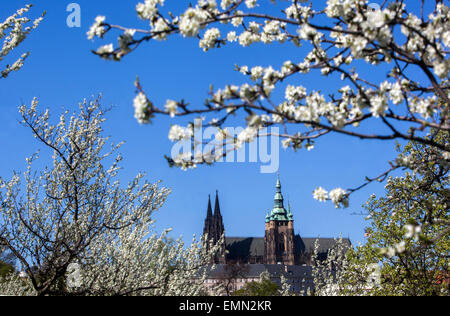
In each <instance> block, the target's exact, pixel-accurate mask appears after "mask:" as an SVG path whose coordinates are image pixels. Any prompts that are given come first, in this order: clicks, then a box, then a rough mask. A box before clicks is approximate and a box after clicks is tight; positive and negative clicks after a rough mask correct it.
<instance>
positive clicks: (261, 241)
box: [203, 176, 351, 266]
mask: <svg viewBox="0 0 450 316" xmlns="http://www.w3.org/2000/svg"><path fill="white" fill-rule="evenodd" d="M203 234H204V235H206V236H207V238H208V240H209V241H210V242H211V241H212V243H214V244H215V243H217V242H218V241H219V240H220V238H221V237H222V235H223V236H224V237H225V243H224V245H223V249H222V251H221V253H220V254H219V255H218V256H217V257H216V258H214V259H213V261H214V262H215V263H217V264H225V263H243V264H264V265H274V264H278V265H280V264H281V265H286V266H295V265H309V264H310V259H311V255H312V252H313V248H314V243H315V242H316V241H318V243H319V256H320V257H322V258H323V257H325V256H326V254H327V253H328V251H329V249H331V248H332V247H333V246H334V245H335V243H336V241H335V239H334V238H304V237H301V236H300V235H298V234H297V235H296V234H295V232H294V216H293V214H292V212H291V207H290V204H289V203H288V207H287V208H286V207H285V203H284V198H283V194H282V191H281V182H280V178H279V176H278V178H277V183H276V191H275V197H274V205H273V207H272V209H271V211H269V212H268V214H267V216H266V218H265V233H264V237H228V236H226V234H225V228H224V225H223V218H222V214H221V211H220V205H219V196H218V192H216V199H215V205H214V213H213V212H212V207H211V198H210V197H209V200H208V208H207V213H206V219H205V226H204V229H203ZM344 242H346V243H347V244H348V245H351V243H350V240H349V239H344Z"/></svg>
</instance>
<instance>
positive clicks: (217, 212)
mask: <svg viewBox="0 0 450 316" xmlns="http://www.w3.org/2000/svg"><path fill="white" fill-rule="evenodd" d="M214 217H217V218H220V217H222V214H220V204H219V191H218V190H216V202H215V204H214Z"/></svg>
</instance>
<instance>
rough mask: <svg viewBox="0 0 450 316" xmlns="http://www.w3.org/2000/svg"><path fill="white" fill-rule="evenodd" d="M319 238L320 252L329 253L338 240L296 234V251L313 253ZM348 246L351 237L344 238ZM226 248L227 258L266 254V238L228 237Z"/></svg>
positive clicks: (243, 257)
mask: <svg viewBox="0 0 450 316" xmlns="http://www.w3.org/2000/svg"><path fill="white" fill-rule="evenodd" d="M317 239H318V240H319V253H327V252H328V250H329V249H331V248H332V247H333V246H334V245H335V244H336V241H335V239H334V238H302V237H300V236H299V235H296V236H295V246H296V249H295V252H296V253H297V254H299V253H305V252H309V253H312V252H313V250H314V243H315V242H316V240H317ZM343 241H344V243H345V244H346V245H347V246H351V242H350V239H348V238H343ZM225 244H226V249H227V250H228V255H227V258H229V259H239V258H240V259H245V258H248V257H258V256H264V238H263V237H226V238H225Z"/></svg>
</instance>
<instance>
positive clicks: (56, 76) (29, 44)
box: [0, 0, 394, 243]
mask: <svg viewBox="0 0 450 316" xmlns="http://www.w3.org/2000/svg"><path fill="white" fill-rule="evenodd" d="M36 2H37V3H35V6H34V8H33V9H32V11H31V15H32V16H35V17H38V16H39V15H40V14H41V13H42V12H43V11H44V10H46V11H47V15H46V17H45V19H44V21H43V22H42V24H41V25H40V26H39V28H38V29H37V30H36V31H34V32H33V34H32V35H31V36H30V37H29V38H27V40H26V41H25V42H24V43H23V44H22V45H21V46H20V47H19V48H18V49H17V50H16V52H15V54H17V55H20V54H21V53H23V52H25V51H30V52H31V55H30V57H29V59H28V60H27V62H26V65H25V66H24V68H23V69H22V70H20V71H19V72H17V73H13V74H11V76H10V77H9V78H8V79H6V80H1V81H0V100H1V101H0V111H1V115H0V148H1V150H2V153H3V154H2V155H0V176H1V177H3V178H6V179H7V178H9V177H10V176H11V175H12V171H13V170H16V171H23V170H24V169H25V158H26V157H27V156H29V155H30V154H31V153H33V152H34V151H35V150H36V148H37V143H36V141H35V140H34V139H33V137H32V136H31V134H30V133H29V131H28V130H27V129H26V128H24V127H22V126H20V125H19V124H18V123H17V120H18V118H19V116H18V111H17V106H19V105H20V104H22V103H26V104H29V103H30V102H31V100H32V99H33V97H37V98H38V99H39V101H40V104H41V108H42V109H44V108H47V107H48V108H50V109H51V113H53V115H54V116H55V117H59V115H60V113H61V111H62V109H63V108H66V109H69V110H74V111H75V110H76V109H77V104H78V102H79V101H81V100H82V99H84V98H90V97H91V96H96V95H98V94H99V93H102V95H103V99H102V100H103V104H104V105H106V106H113V107H114V109H113V111H112V112H110V113H109V114H108V121H107V123H106V125H105V132H106V134H108V135H111V137H112V139H113V141H115V142H119V141H122V140H124V141H125V142H126V144H125V146H124V147H122V153H123V155H124V157H125V160H124V164H123V166H124V170H123V172H122V174H121V178H122V180H123V181H124V184H125V183H126V181H128V180H129V179H131V178H132V177H133V176H134V175H135V174H136V173H137V172H139V171H145V172H146V173H147V174H148V179H149V180H150V181H156V180H159V179H161V180H162V184H163V185H164V186H167V187H170V188H172V190H173V192H172V194H171V195H170V196H169V198H168V200H167V202H166V204H165V205H164V207H163V208H162V209H161V210H160V211H159V212H158V213H157V215H156V218H157V228H158V229H159V230H161V229H163V228H165V227H172V228H173V233H172V236H173V237H176V236H178V235H183V236H184V237H185V238H186V240H190V238H191V236H192V234H197V235H200V234H201V233H202V229H203V221H204V217H205V215H206V206H207V199H208V194H211V195H212V197H213V195H214V194H215V190H219V194H220V201H221V209H222V215H223V217H224V224H225V229H226V233H227V235H229V236H263V234H264V218H265V214H266V213H267V211H268V210H269V209H270V208H271V207H272V205H273V196H274V194H275V182H276V174H261V173H260V165H259V164H258V163H222V164H217V165H215V166H214V167H200V168H198V169H196V170H193V171H187V172H185V171H182V170H178V169H171V168H169V166H168V164H167V162H166V160H165V159H164V155H165V154H168V153H170V148H171V146H172V144H171V143H170V142H169V140H168V139H167V134H168V131H169V127H170V124H171V123H175V122H173V121H171V120H170V119H169V118H166V117H158V118H157V119H155V120H154V121H153V123H152V124H151V125H145V126H141V125H139V124H138V123H137V122H136V120H135V119H134V117H133V111H134V110H133V107H132V100H133V98H134V96H135V89H134V86H133V82H134V80H135V78H136V76H137V75H139V77H140V79H141V83H142V84H143V86H144V88H145V89H146V91H147V92H148V93H149V95H150V97H151V100H152V101H153V102H155V103H157V104H163V103H165V100H166V99H174V100H180V99H182V98H184V99H185V100H186V101H188V102H190V103H192V104H195V103H197V104H199V105H201V104H203V100H204V98H205V97H206V93H207V91H208V89H209V85H210V84H213V85H214V86H215V87H217V88H219V87H223V86H225V84H226V83H235V84H241V83H243V82H245V78H244V77H243V76H242V75H241V74H239V73H237V72H235V71H233V68H234V65H235V64H239V65H248V66H249V67H252V66H256V65H262V66H269V65H272V66H274V68H275V67H280V65H282V63H283V62H284V61H285V60H288V59H291V60H293V61H300V59H299V57H298V56H300V57H301V56H304V54H306V53H307V51H306V50H305V49H301V48H300V49H299V48H294V47H292V46H290V45H284V46H280V45H272V46H269V47H266V46H261V45H255V46H252V47H250V48H242V47H239V46H237V45H231V46H226V47H224V48H223V49H219V50H212V51H209V52H207V53H205V52H203V51H202V50H201V49H200V48H199V47H198V41H195V40H192V39H183V38H182V37H180V36H178V35H177V36H174V37H172V38H170V39H169V40H168V41H167V42H156V41H155V42H150V43H145V44H143V45H142V47H140V49H138V50H137V51H136V52H134V53H133V54H131V55H130V56H128V57H126V58H125V59H124V60H123V61H122V62H120V63H116V62H110V61H104V60H101V59H99V58H98V57H97V56H94V55H93V54H92V53H91V50H92V49H96V48H97V47H98V46H100V45H104V44H107V43H109V42H111V41H114V40H115V38H114V37H111V36H109V37H107V39H106V40H104V41H96V42H92V41H88V40H87V38H86V32H87V30H88V29H89V27H90V25H91V24H92V22H93V20H94V18H95V17H96V16H97V15H105V16H106V17H107V20H108V21H111V22H114V23H115V24H121V25H125V26H133V27H137V26H140V27H144V26H145V25H144V24H143V23H142V21H139V20H138V19H137V16H136V14H135V5H136V4H137V0H136V1H132V0H130V1H106V0H97V1H86V0H78V1H76V2H77V3H78V4H79V5H80V6H81V10H82V11H81V14H82V15H81V17H82V25H81V28H69V27H67V25H66V18H67V16H68V14H69V13H68V12H66V7H67V5H68V4H69V3H71V2H74V1H63V0H59V1H54V0H39V1H36ZM26 3H28V1H18V0H17V1H16V0H9V1H2V5H1V8H0V19H4V18H6V17H7V16H9V15H11V14H12V13H13V12H14V11H15V10H16V9H18V8H19V7H22V6H23V5H24V4H26ZM187 3H188V1H180V0H172V1H170V0H167V1H166V4H167V7H170V8H171V9H172V8H173V11H174V12H175V13H179V12H180V11H181V9H182V8H184V7H186V6H187ZM116 35H117V34H116ZM15 56H16V55H15ZM15 56H13V57H15ZM7 61H8V62H12V58H11V57H9V59H7ZM2 65H3V64H2ZM364 70H367V71H369V69H363V71H364ZM383 75H384V73H383V72H382V71H381V72H380V73H379V74H374V76H380V79H382V76H383ZM299 79H301V82H300V83H298V84H302V85H304V86H306V87H307V88H309V89H316V90H319V89H322V90H326V89H329V90H330V91H332V90H333V89H334V88H335V87H337V84H339V82H337V83H336V82H333V81H332V80H331V81H324V80H323V77H321V76H320V75H318V74H312V75H308V76H305V77H299ZM177 123H180V122H179V121H178V122H177ZM370 127H371V128H376V124H374V125H371V126H370ZM280 152H281V157H280V174H281V182H282V185H283V194H284V196H285V198H286V199H287V198H288V197H289V200H290V203H291V207H292V212H293V214H294V219H295V230H296V232H297V233H300V234H301V235H302V236H304V237H316V236H321V237H333V236H338V235H339V234H341V233H342V235H343V236H344V237H350V238H351V240H352V242H353V243H357V242H363V241H364V227H365V225H366V223H365V220H364V217H363V216H355V215H352V213H358V212H360V211H361V210H362V208H361V205H362V204H363V203H364V202H365V201H366V200H367V198H368V197H369V196H370V194H372V193H376V194H377V195H378V194H383V192H384V185H383V184H373V185H370V186H369V187H367V188H365V189H363V190H361V191H359V192H357V193H356V194H354V195H353V196H352V198H351V205H350V207H349V208H348V209H345V210H336V209H335V208H334V206H333V205H332V204H331V203H319V202H317V201H315V200H313V198H312V191H313V190H314V189H315V188H316V187H317V186H323V187H325V188H328V189H332V188H335V187H343V188H348V187H355V186H358V185H359V184H360V183H361V182H362V181H363V179H364V176H375V175H378V174H379V173H381V172H382V171H384V170H385V169H386V168H387V167H388V165H387V160H389V159H392V158H393V157H394V143H393V142H380V141H360V140H358V139H354V138H349V137H345V136H338V135H331V136H327V137H326V138H323V139H320V140H319V141H318V142H317V144H316V148H315V149H314V150H312V151H310V152H307V151H305V150H301V151H299V152H297V153H294V152H293V151H291V150H288V151H284V150H283V149H281V150H280Z"/></svg>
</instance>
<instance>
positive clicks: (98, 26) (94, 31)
mask: <svg viewBox="0 0 450 316" xmlns="http://www.w3.org/2000/svg"><path fill="white" fill-rule="evenodd" d="M105 20H106V17H104V16H102V15H99V16H97V17H96V18H95V22H94V24H92V26H91V27H90V28H89V31H88V32H87V37H88V39H90V40H91V39H93V38H94V37H95V36H98V37H103V35H105V32H106V29H105V27H104V26H103V23H104V22H105Z"/></svg>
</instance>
